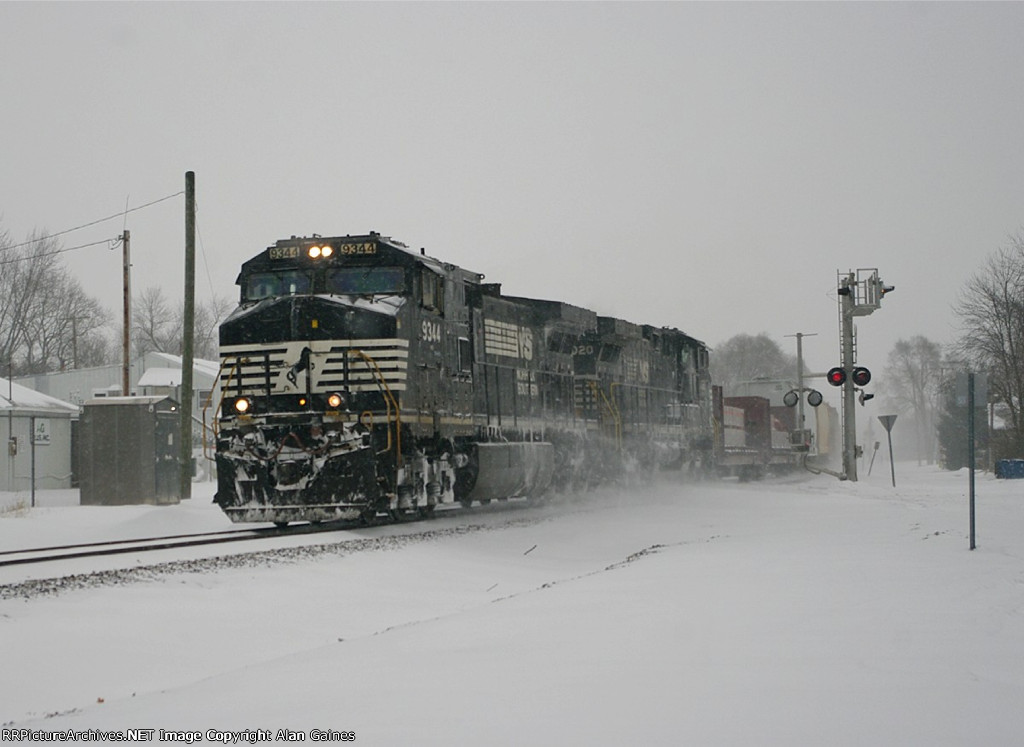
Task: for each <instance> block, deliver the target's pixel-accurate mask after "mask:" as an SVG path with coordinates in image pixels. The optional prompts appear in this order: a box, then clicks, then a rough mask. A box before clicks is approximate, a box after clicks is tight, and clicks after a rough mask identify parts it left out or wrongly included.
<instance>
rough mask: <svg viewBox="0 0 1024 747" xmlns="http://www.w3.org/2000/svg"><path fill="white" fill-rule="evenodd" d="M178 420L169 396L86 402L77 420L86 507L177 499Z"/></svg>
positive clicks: (83, 498)
mask: <svg viewBox="0 0 1024 747" xmlns="http://www.w3.org/2000/svg"><path fill="white" fill-rule="evenodd" d="M179 418H180V413H179V408H178V403H177V402H175V401H174V400H172V399H170V398H169V397H102V398H99V399H92V400H89V401H88V402H86V403H85V405H84V406H83V407H82V418H81V422H80V424H79V454H78V469H79V476H80V477H79V480H80V489H81V503H82V505H83V506H124V505H129V504H137V503H149V504H169V503H178V502H179V499H180V493H179V485H178V482H179V470H178V445H177V442H178V430H179V422H180V421H179Z"/></svg>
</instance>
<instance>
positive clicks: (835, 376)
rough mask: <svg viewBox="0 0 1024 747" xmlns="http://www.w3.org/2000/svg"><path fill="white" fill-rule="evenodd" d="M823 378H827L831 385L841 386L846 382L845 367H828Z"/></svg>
mask: <svg viewBox="0 0 1024 747" xmlns="http://www.w3.org/2000/svg"><path fill="white" fill-rule="evenodd" d="M825 378H826V379H828V383H829V384H831V385H832V386H842V385H843V384H845V383H846V369H845V368H842V367H840V366H836V367H835V368H830V369H829V370H828V373H827V374H825Z"/></svg>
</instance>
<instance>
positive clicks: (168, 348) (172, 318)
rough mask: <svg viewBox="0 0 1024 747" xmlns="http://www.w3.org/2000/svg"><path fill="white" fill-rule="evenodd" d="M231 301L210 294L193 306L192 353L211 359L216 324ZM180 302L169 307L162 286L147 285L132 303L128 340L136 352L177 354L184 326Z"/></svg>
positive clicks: (232, 306)
mask: <svg viewBox="0 0 1024 747" xmlns="http://www.w3.org/2000/svg"><path fill="white" fill-rule="evenodd" d="M232 308H234V304H233V303H232V302H231V301H228V300H227V299H225V298H213V299H211V300H210V301H207V302H205V303H201V304H198V305H197V306H196V313H195V337H194V339H195V351H194V352H195V356H196V357H197V358H207V359H210V360H215V359H216V358H217V355H218V354H217V347H218V344H219V338H218V334H217V328H218V325H219V324H220V322H221V321H223V320H224V318H225V317H226V316H227V315H228V313H229V312H230V311H231V309H232ZM184 320H185V314H184V303H181V304H179V305H178V307H177V308H176V309H174V310H173V311H172V309H171V305H170V302H169V301H168V300H167V298H166V296H164V293H163V290H161V289H160V288H158V287H155V286H151V287H149V288H146V289H145V290H144V291H143V292H142V293H141V294H140V295H139V296H137V297H136V298H135V300H134V301H133V304H132V342H133V344H134V347H135V353H136V355H144V354H146V353H148V352H153V351H155V352H159V353H170V354H172V355H181V354H182V349H183V345H184V341H183V340H184V337H183V336H184V329H185V321H184Z"/></svg>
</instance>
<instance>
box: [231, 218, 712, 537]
mask: <svg viewBox="0 0 1024 747" xmlns="http://www.w3.org/2000/svg"><path fill="white" fill-rule="evenodd" d="M237 282H238V284H239V285H240V286H241V300H240V303H239V306H238V308H237V309H236V310H235V311H234V313H233V314H232V315H231V316H230V317H229V318H228V319H227V320H226V321H225V322H224V323H223V324H222V325H221V328H220V346H221V362H222V370H221V391H222V401H221V408H220V414H219V417H218V421H217V424H218V428H217V436H216V448H217V454H216V460H217V470H218V485H217V495H216V501H217V503H218V504H219V505H220V506H221V507H222V508H223V509H224V511H225V512H226V513H227V514H228V516H230V517H231V519H232V521H236V522H263V521H271V522H275V523H278V524H284V523H287V522H290V521H313V522H318V521H332V520H339V519H353V518H359V517H364V518H369V517H375V516H378V515H380V514H384V513H388V514H390V515H391V516H393V517H395V518H403V517H409V516H419V515H425V514H428V513H429V512H431V511H432V510H433V509H434V508H435V507H436V506H437V505H438V504H443V503H455V502H459V503H462V504H463V505H467V506H468V505H469V504H471V503H472V502H473V501H480V502H488V501H490V500H492V499H505V498H511V497H533V496H540V495H543V494H544V493H545V492H546V491H549V490H567V489H578V488H582V487H586V486H590V485H593V484H595V483H599V482H601V481H603V480H607V479H609V478H610V477H613V476H615V475H618V474H620V473H621V472H623V471H629V470H639V471H653V470H655V469H658V468H659V467H667V466H673V465H674V466H681V465H689V464H692V463H693V462H696V461H699V460H701V459H707V458H708V454H709V451H710V449H711V440H712V439H711V433H710V430H711V425H710V424H711V422H712V413H711V407H712V405H711V386H710V380H709V374H708V350H707V347H706V346H705V345H704V344H703V343H702V342H700V341H698V340H695V339H694V338H692V337H690V336H688V335H686V334H683V333H682V332H680V331H678V330H675V329H667V328H658V327H651V326H646V325H636V324H631V323H629V322H626V321H623V320H621V319H614V318H610V317H602V316H598V315H597V314H596V313H594V312H593V311H588V310H587V309H583V308H579V307H577V306H572V305H570V304H567V303H561V302H558V301H540V300H534V299H528V298H517V297H510V296H505V295H502V293H501V287H500V285H497V284H490V283H484V282H483V275H480V274H478V273H475V272H469V271H467V270H464V269H462V268H459V267H456V266H454V265H451V264H448V263H445V262H441V261H439V260H436V259H433V258H431V257H428V256H426V255H425V254H424V253H423V251H422V250H421V251H420V252H419V253H416V252H413V251H410V250H409V248H408V247H407V246H405V245H404V244H402V243H401V242H399V241H395V240H394V239H390V238H386V237H384V236H381V235H380V234H377V233H374V232H371V233H370V234H368V235H363V236H344V237H337V238H322V237H319V236H314V237H312V238H295V237H293V238H291V239H285V240H281V241H278V242H277V243H275V244H274V245H273V246H271V247H269V248H267V249H266V250H265V251H263V252H261V253H260V254H259V255H257V256H256V257H254V258H252V259H250V260H249V261H247V262H245V263H244V264H243V265H242V270H241V274H240V275H239V276H238V281H237Z"/></svg>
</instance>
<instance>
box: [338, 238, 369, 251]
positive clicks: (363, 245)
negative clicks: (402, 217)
mask: <svg viewBox="0 0 1024 747" xmlns="http://www.w3.org/2000/svg"><path fill="white" fill-rule="evenodd" d="M338 252H339V253H341V254H376V253H377V244H376V243H374V242H372V241H361V242H357V243H349V244H342V245H341V246H339V247H338Z"/></svg>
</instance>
